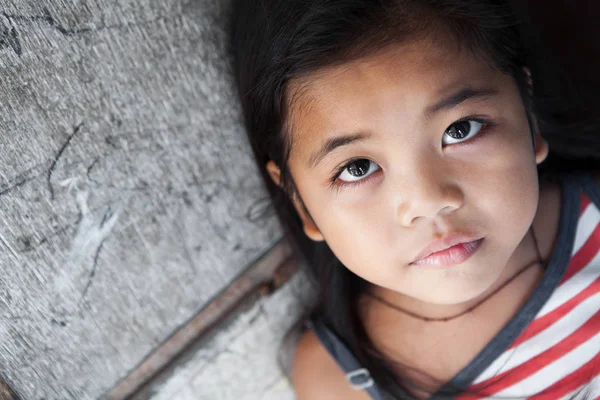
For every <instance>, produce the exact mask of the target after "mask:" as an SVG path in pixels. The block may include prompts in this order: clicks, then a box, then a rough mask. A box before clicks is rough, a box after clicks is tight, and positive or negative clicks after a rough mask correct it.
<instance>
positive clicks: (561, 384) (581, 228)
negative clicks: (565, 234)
mask: <svg viewBox="0 0 600 400" xmlns="http://www.w3.org/2000/svg"><path fill="white" fill-rule="evenodd" d="M592 193H593V191H592ZM590 194H591V193H590ZM580 196H581V205H580V211H579V217H578V220H577V226H576V230H575V240H574V243H573V247H572V249H571V258H570V260H569V263H568V265H567V268H566V270H565V272H564V275H563V276H562V278H561V280H560V282H559V284H558V285H557V286H556V288H555V289H554V292H553V293H552V295H551V296H550V298H549V299H548V301H547V302H546V303H545V304H544V306H543V307H542V309H541V310H540V311H539V312H538V313H537V315H536V316H535V318H534V320H533V321H532V322H531V323H530V324H529V325H528V326H527V328H526V329H525V330H524V331H523V333H521V334H520V335H519V336H518V337H517V339H516V340H515V341H514V342H513V343H512V344H511V345H510V346H509V347H508V348H507V349H506V350H505V351H504V352H502V354H501V355H500V356H499V357H498V358H496V359H495V360H494V362H492V363H491V364H490V365H489V366H488V367H487V368H486V369H485V370H484V371H483V372H482V373H481V374H480V375H479V376H478V377H477V379H475V381H474V382H473V384H472V385H471V386H470V387H469V391H475V392H479V393H480V395H479V396H477V398H479V397H481V396H482V395H485V396H488V397H491V396H493V397H498V398H515V397H517V398H525V397H527V398H535V399H539V400H545V399H563V398H564V399H572V398H591V399H598V398H600V378H599V376H600V209H599V206H598V204H595V203H594V202H592V201H591V200H590V197H589V195H588V194H587V193H585V192H580ZM459 398H473V396H461V397H459Z"/></svg>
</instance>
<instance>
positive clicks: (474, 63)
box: [267, 40, 557, 398]
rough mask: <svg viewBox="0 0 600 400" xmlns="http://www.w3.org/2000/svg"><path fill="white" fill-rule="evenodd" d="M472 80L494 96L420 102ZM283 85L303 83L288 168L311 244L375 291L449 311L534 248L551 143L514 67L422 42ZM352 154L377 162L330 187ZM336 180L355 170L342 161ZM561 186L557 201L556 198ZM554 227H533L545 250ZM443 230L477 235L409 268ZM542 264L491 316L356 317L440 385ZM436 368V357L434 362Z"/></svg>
mask: <svg viewBox="0 0 600 400" xmlns="http://www.w3.org/2000/svg"><path fill="white" fill-rule="evenodd" d="M466 87H468V88H471V89H473V90H488V91H490V92H493V94H490V95H488V96H485V97H479V98H471V99H467V100H465V101H462V102H461V103H460V104H457V105H455V106H453V107H451V108H448V109H444V110H441V111H439V112H436V113H429V114H428V113H427V112H426V111H427V110H428V109H430V108H431V106H432V105H434V104H436V103H438V102H439V101H440V100H441V99H444V98H446V97H447V96H448V95H449V94H452V93H456V92H457V91H459V90H461V89H464V88H466ZM290 89H291V91H290V92H291V93H294V91H295V90H299V89H301V93H302V95H301V96H298V97H296V98H295V101H294V102H293V103H292V105H291V114H290V118H291V121H292V123H293V127H294V128H293V136H292V143H293V144H292V149H291V155H290V159H289V168H290V171H291V174H292V176H293V179H294V181H295V183H296V187H297V189H298V196H300V197H301V199H302V201H303V203H304V205H305V206H306V209H307V210H308V212H309V214H307V213H306V212H305V210H304V208H303V207H302V206H301V205H300V202H299V201H298V198H297V197H296V198H295V204H296V209H297V211H298V213H299V215H300V216H301V218H302V221H303V223H304V231H305V233H306V235H307V236H308V237H310V238H311V239H313V240H315V241H320V240H325V241H326V242H327V244H328V246H329V247H330V248H331V250H332V251H333V252H334V254H335V255H336V256H337V257H338V259H339V260H340V261H341V262H342V263H343V264H344V265H345V266H346V267H347V268H348V269H350V270H351V271H353V272H354V273H355V274H357V275H358V276H360V277H362V278H363V279H365V280H366V281H368V282H370V283H371V284H372V287H371V289H372V292H373V293H375V294H377V295H379V296H380V297H382V298H385V299H386V300H388V301H389V302H391V303H393V304H396V305H398V306H400V307H402V308H405V309H408V310H411V311H413V312H415V313H417V314H419V315H422V316H428V317H446V316H452V315H455V314H458V313H460V312H461V311H463V310H465V309H467V308H469V307H470V306H471V305H472V304H474V303H476V302H477V301H479V300H480V299H481V298H483V297H484V296H486V295H487V294H488V293H490V292H491V291H493V290H494V289H495V288H497V287H498V286H499V285H501V284H502V283H503V282H505V281H506V280H507V279H508V278H510V277H511V276H513V275H515V273H516V272H518V271H519V270H520V269H521V268H522V267H523V266H524V265H525V264H527V263H529V262H531V261H532V260H533V259H535V258H536V257H535V249H534V246H533V242H532V240H531V236H530V235H528V234H527V233H528V232H529V229H530V227H531V225H532V223H533V222H534V219H535V218H536V213H538V215H539V211H540V210H539V208H538V205H540V206H541V203H540V193H539V186H538V178H537V164H539V163H541V162H542V161H543V160H544V159H545V158H546V156H547V154H548V145H547V143H546V141H545V140H544V139H543V138H542V137H541V136H540V135H539V134H538V133H537V132H536V133H535V136H536V147H535V148H534V147H533V146H532V138H531V134H530V131H529V124H528V121H527V116H526V112H525V108H524V106H523V103H522V100H521V97H520V95H519V92H518V89H517V86H516V84H515V82H514V80H513V78H512V77H510V76H508V75H505V74H503V73H502V72H501V71H499V70H497V69H495V68H492V67H490V66H489V65H488V64H487V63H486V62H485V61H483V60H481V59H476V58H474V57H473V56H471V55H470V54H468V53H466V52H457V50H456V48H455V47H450V46H446V45H444V44H442V43H439V42H433V41H427V40H424V41H419V42H414V43H410V44H407V45H400V46H395V47H391V48H388V49H386V50H385V51H382V52H380V53H378V54H375V55H372V56H369V57H366V58H363V59H360V60H358V61H355V62H351V63H347V64H344V65H342V66H336V67H333V68H329V69H326V70H323V71H321V72H319V73H318V74H313V75H312V76H310V77H307V78H305V79H303V80H298V81H295V82H292V83H291V84H290ZM473 115H476V116H477V119H485V120H486V121H488V122H489V123H488V124H484V127H483V129H481V130H480V131H479V133H477V134H476V135H474V136H472V137H469V138H467V139H466V140H464V141H462V142H461V143H460V144H448V142H447V141H448V138H449V135H448V134H447V133H446V132H447V130H448V128H449V127H451V126H452V124H453V123H455V122H456V121H457V120H460V119H462V118H464V117H470V116H473ZM474 126H475V125H471V128H472V129H473V131H475V130H476V129H474V128H473V127H474ZM356 132H363V133H366V134H367V135H368V137H367V138H364V139H363V140H358V141H354V142H351V143H350V144H347V145H344V146H340V147H337V148H336V149H335V150H333V151H332V152H331V153H329V154H328V155H327V156H326V157H325V158H323V160H322V161H321V162H319V163H318V164H317V165H315V166H311V165H310V164H311V163H310V160H311V157H312V156H313V155H314V154H315V153H316V152H318V151H319V149H320V148H322V147H323V145H324V143H325V142H326V141H327V140H328V139H331V138H335V137H338V136H340V135H342V134H344V133H345V134H348V133H350V134H352V133H356ZM352 159H367V160H371V161H372V162H374V163H375V164H369V165H370V167H371V168H372V169H371V170H370V171H374V172H373V173H371V174H370V175H368V176H366V177H364V178H363V180H362V181H361V184H360V185H355V186H351V185H348V184H346V185H344V182H340V181H339V179H338V183H340V184H341V185H342V186H336V187H333V186H332V185H331V178H332V176H333V175H335V173H336V171H337V170H338V168H339V167H340V166H343V165H345V164H346V163H347V162H348V161H350V160H352ZM267 169H268V171H269V172H270V174H271V177H272V178H273V180H274V181H275V182H279V170H278V168H277V166H276V165H275V164H274V163H273V162H269V163H268V164H267ZM340 178H345V179H349V178H352V179H356V177H353V176H352V175H351V174H350V173H349V171H348V170H346V172H343V173H342V175H341V176H340ZM555 192H556V191H555V190H554V195H553V197H552V198H553V200H551V201H550V202H551V203H552V207H556V206H557V201H556V193H555ZM555 225H556V224H553V226H552V229H550V230H548V233H538V232H544V231H543V230H542V231H540V230H538V229H536V233H538V238H541V241H540V242H541V244H542V246H541V247H542V252H543V254H544V255H546V256H547V255H548V253H549V252H550V249H551V247H552V246H551V241H552V239H553V237H554V232H555V230H556V229H555V228H556V226H555ZM451 233H468V234H471V235H474V236H476V237H483V238H484V241H483V244H482V245H481V247H480V248H479V250H478V251H477V252H476V253H475V254H473V255H472V256H471V257H470V258H469V259H468V260H467V261H465V262H464V263H461V264H457V265H454V266H451V267H446V268H443V269H427V268H418V267H415V266H413V265H411V262H412V261H413V260H414V259H415V258H416V257H417V255H418V254H419V253H420V252H421V251H422V250H423V249H424V247H425V246H426V245H427V244H428V243H430V242H431V241H432V240H434V239H438V238H442V237H445V236H447V235H449V234H451ZM541 273H542V272H541V268H539V267H537V268H534V269H532V270H531V271H528V272H527V273H526V274H523V276H522V277H520V278H519V279H518V280H517V281H516V283H514V284H511V286H512V289H507V290H506V291H505V290H503V292H504V294H502V293H503V292H500V293H501V294H499V295H495V296H494V297H493V298H492V299H500V300H502V301H504V302H503V303H498V302H497V301H495V300H492V301H489V304H488V302H486V303H484V304H485V305H486V306H485V307H482V309H486V308H487V311H492V312H493V314H492V315H494V316H496V317H494V318H492V319H491V320H490V319H489V318H488V317H486V318H488V319H487V320H485V321H482V319H481V317H480V318H479V319H478V318H477V314H476V313H474V315H473V316H470V317H467V318H463V319H459V320H460V321H459V320H457V321H459V323H458V324H456V326H455V328H451V326H452V325H451V324H450V323H449V324H447V325H445V326H446V327H448V328H447V329H446V330H445V332H444V333H442V334H441V333H440V329H439V326H438V327H437V328H435V327H433V328H431V327H432V325H431V324H429V325H427V326H425V325H421V324H422V321H418V320H414V319H412V320H411V319H406V317H403V316H402V315H401V314H399V313H398V312H396V311H390V310H389V309H387V308H382V306H381V304H379V303H377V304H375V303H373V302H372V301H369V300H368V299H365V300H364V301H363V306H364V311H363V316H364V319H365V321H369V323H365V326H367V327H370V328H368V329H370V331H369V334H370V336H371V337H372V339H373V341H374V342H375V344H376V345H379V346H384V347H386V349H389V354H391V355H392V357H393V358H395V359H396V360H402V361H403V362H407V363H408V364H409V365H415V364H416V366H417V367H419V368H421V369H422V370H424V371H428V372H429V373H431V375H433V376H436V377H437V378H438V379H440V380H441V381H442V382H443V381H444V380H445V379H449V378H451V377H452V376H453V374H454V373H455V372H457V370H460V367H461V366H463V365H466V363H468V361H469V359H470V358H471V357H472V356H474V355H475V354H476V353H477V352H478V349H480V348H482V347H483V346H484V345H485V344H486V343H487V342H488V341H489V339H491V337H493V335H494V334H495V333H496V332H497V331H498V330H499V329H500V328H501V327H502V326H503V324H504V323H505V322H506V321H508V319H510V317H511V316H512V315H514V313H515V312H516V311H517V310H518V309H519V307H520V305H521V304H522V302H523V301H524V300H525V299H526V298H527V296H528V295H529V293H530V292H531V290H532V288H533V287H535V284H536V282H537V281H538V280H539V278H540V276H541ZM478 310H479V309H478ZM469 318H470V319H469ZM482 322H484V323H485V324H486V326H488V328H485V329H484V328H481V329H483V331H482V332H481V335H479V337H480V338H481V339H480V341H481V343H475V344H473V346H472V351H471V352H469V351H465V347H464V346H463V347H461V346H460V345H459V346H455V347H456V348H460V349H461V352H460V353H457V354H454V353H453V352H452V351H451V350H448V351H446V353H447V354H449V355H450V356H451V357H449V358H448V359H449V360H456V359H457V360H458V361H456V362H454V364H453V363H452V362H449V363H443V362H440V360H443V359H444V355H443V352H444V351H445V350H447V349H448V348H447V347H446V345H447V344H451V345H456V344H457V343H458V342H459V341H460V338H459V336H460V334H461V332H463V330H464V328H461V327H460V325H462V326H463V327H466V326H468V327H469V329H470V331H469V334H468V336H470V337H472V334H473V332H475V331H477V329H480V328H479V327H480V326H482ZM434 325H435V324H434ZM398 326H402V327H403V330H402V331H403V332H405V334H404V335H400V336H401V337H400V338H399V337H398V335H397V334H396V337H397V338H396V340H395V341H390V340H389V339H386V338H389V337H390V334H391V333H392V332H399V330H397V328H398ZM461 329H463V330H461ZM486 329H487V330H486ZM463 333H464V332H463ZM392 336H393V335H392ZM311 338H312V339H311ZM417 339H418V340H417ZM463 340H464V339H463ZM311 341H312V342H311ZM314 342H315V340H314V337H313V336H309V337H307V338H305V339H304V342H303V343H304V348H307V346H308V348H309V349H310V350H307V351H306V352H304V354H305V355H306V356H300V358H301V360H300V361H297V362H298V363H300V364H302V363H312V361H315V360H314V358H315V357H316V356H315V352H317V353H318V351H320V350H316V348H315V346H318V345H316V344H315V343H314ZM306 343H312V344H310V345H308V344H306ZM407 343H413V344H414V345H413V346H412V348H413V349H419V351H417V352H416V353H415V354H414V355H412V354H411V353H410V352H406V351H404V350H402V349H404V348H406V347H407V346H405V345H406V344H407ZM431 343H435V344H437V347H436V348H437V350H436V351H435V352H434V353H432V354H431V357H430V358H431V362H428V361H427V360H429V357H428V356H427V353H426V350H427V349H430V348H431V346H430V345H429V344H431ZM419 344H423V348H421V347H419ZM465 345H468V344H467V343H465ZM302 346H303V344H302V342H301V344H300V346H299V348H302ZM409 347H410V346H409ZM321 350H322V349H321ZM297 354H301V353H297ZM310 354H312V356H309V355H310ZM321 356H322V357H326V356H324V355H323V354H322V355H321ZM311 357H312V358H311ZM452 357H454V358H452ZM307 360H312V361H307ZM318 362H323V360H321V361H318ZM312 365H313V367H314V365H316V364H314V363H313V364H312ZM437 365H442V366H440V367H439V370H435V366H437ZM444 367H446V368H444ZM299 379H300V381H302V379H304V378H299ZM313 386H314V385H313ZM433 387H435V386H433ZM339 390H342V389H339ZM336 393H338V394H339V392H336ZM311 398H317V397H311ZM324 398H325V397H324ZM351 398H361V397H351Z"/></svg>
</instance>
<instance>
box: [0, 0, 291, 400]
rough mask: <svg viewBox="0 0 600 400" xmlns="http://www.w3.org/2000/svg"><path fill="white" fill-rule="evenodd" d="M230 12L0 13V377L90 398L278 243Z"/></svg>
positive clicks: (192, 5) (54, 6)
mask: <svg viewBox="0 0 600 400" xmlns="http://www.w3.org/2000/svg"><path fill="white" fill-rule="evenodd" d="M228 4H229V2H228V1H218V0H214V1H210V0H203V1H200V0H168V1H166V0H53V1H50V0H5V1H2V2H1V3H0V221H1V223H2V225H1V227H0V375H1V376H2V377H3V378H5V380H6V381H7V383H8V384H9V385H10V386H11V387H12V388H13V389H15V390H16V392H17V393H18V394H19V395H20V396H21V397H23V398H24V399H36V400H38V399H46V400H50V399H77V400H85V399H96V398H100V397H102V395H103V394H105V393H107V391H108V390H109V389H110V388H112V387H113V386H114V385H115V384H116V383H117V381H118V380H119V379H121V378H123V377H124V376H126V375H127V373H128V372H129V371H131V370H132V369H133V368H134V367H135V366H136V365H138V363H139V362H140V361H141V360H142V359H143V358H144V357H145V356H146V355H147V354H149V353H150V352H151V351H152V350H153V349H154V348H155V347H156V346H157V345H158V344H160V343H161V342H162V341H164V340H165V338H167V337H168V336H169V335H170V334H171V333H172V332H173V331H174V330H175V329H177V327H179V326H181V325H182V324H184V323H185V321H187V320H188V319H189V318H190V317H191V316H193V315H194V314H195V313H196V312H197V311H198V310H199V309H201V308H202V307H203V305H205V304H206V303H207V302H208V301H209V300H210V299H211V298H212V297H213V296H214V295H215V294H216V293H218V292H219V291H220V290H221V289H222V288H223V287H224V286H225V285H227V284H228V283H229V282H230V281H231V279H232V278H233V277H234V276H235V275H236V274H238V273H239V272H240V271H241V270H242V269H243V268H244V267H246V266H247V265H249V264H250V263H251V262H252V261H253V260H254V259H255V258H257V257H258V256H259V255H260V254H262V253H263V252H264V251H265V250H267V249H268V248H270V246H271V245H272V244H273V243H275V241H276V240H277V239H278V238H279V236H280V230H279V226H278V224H277V222H276V220H275V217H274V215H273V213H272V212H270V211H269V210H270V208H269V203H268V202H267V201H265V193H264V191H263V189H262V184H261V182H260V180H259V177H258V174H257V173H256V169H255V166H254V164H253V160H252V158H251V156H250V151H249V148H248V145H247V143H246V140H245V138H244V134H243V131H242V128H241V125H240V114H239V110H238V108H237V102H236V101H235V97H234V94H233V88H232V84H231V79H230V76H229V66H228V61H227V59H226V57H225V43H226V35H225V27H224V20H225V15H226V13H227V11H228V10H227V8H228Z"/></svg>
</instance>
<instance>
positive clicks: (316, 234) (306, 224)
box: [265, 160, 325, 242]
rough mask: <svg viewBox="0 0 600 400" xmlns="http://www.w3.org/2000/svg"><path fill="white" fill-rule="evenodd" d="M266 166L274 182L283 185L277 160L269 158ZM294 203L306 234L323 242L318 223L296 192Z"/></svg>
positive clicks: (316, 240)
mask: <svg viewBox="0 0 600 400" xmlns="http://www.w3.org/2000/svg"><path fill="white" fill-rule="evenodd" d="M265 167H266V169H267V172H268V173H269V175H270V176H271V179H272V180H273V182H275V184H276V185H277V186H279V187H281V170H280V169H279V167H278V166H277V164H275V162H273V161H272V160H269V162H267V165H266V166H265ZM292 203H293V204H294V208H295V209H296V212H297V213H298V215H299V216H300V220H301V221H302V226H303V228H304V234H305V235H306V236H308V238H309V239H311V240H314V241H315V242H321V241H323V240H325V238H324V237H323V235H322V234H321V231H320V230H319V228H318V227H317V224H315V221H314V220H313V219H312V217H311V216H310V214H309V213H308V211H307V210H306V207H305V206H304V203H303V202H302V200H301V199H300V198H299V197H298V196H297V194H296V193H294V194H293V195H292Z"/></svg>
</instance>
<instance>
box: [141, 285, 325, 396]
mask: <svg viewBox="0 0 600 400" xmlns="http://www.w3.org/2000/svg"><path fill="white" fill-rule="evenodd" d="M313 292H314V290H313V288H312V287H311V286H310V284H309V281H308V280H307V279H306V278H305V276H304V275H303V274H301V273H300V274H297V275H295V276H294V277H293V278H292V279H291V280H290V281H289V282H288V283H286V284H285V285H284V286H283V287H282V288H281V289H280V290H279V291H278V292H276V293H274V294H273V295H271V296H270V297H264V298H260V299H259V300H258V301H257V302H256V303H255V304H254V305H253V306H252V307H251V308H249V309H248V310H246V311H245V312H243V313H241V314H239V315H237V316H236V318H235V319H234V320H233V321H231V322H229V323H228V324H227V326H225V327H224V328H223V329H222V330H221V331H220V332H219V334H217V335H215V336H214V337H212V338H211V339H210V340H208V341H205V342H203V343H201V344H200V346H198V348H197V349H196V350H195V351H193V352H190V354H189V356H188V357H187V360H186V361H185V362H182V363H180V364H179V365H178V366H177V367H176V368H175V369H174V370H173V371H172V372H171V374H170V375H169V376H168V377H166V379H164V380H162V381H160V382H157V383H156V385H155V386H154V387H153V392H154V394H153V395H152V396H150V400H217V399H218V400H294V398H295V396H294V391H293V389H292V387H291V384H290V382H289V380H288V377H287V374H288V373H289V368H290V367H291V360H292V357H293V350H294V348H293V344H294V342H295V341H294V339H295V338H297V333H298V332H299V330H292V331H290V328H292V327H293V326H294V325H295V323H296V322H297V321H298V319H299V317H300V315H301V314H302V313H303V312H304V311H306V309H307V307H308V306H309V304H310V300H311V295H312V294H313ZM288 333H289V335H290V337H289V339H291V340H289V342H286V343H285V344H284V345H282V341H283V339H284V337H285V336H286V334H288ZM278 359H279V360H280V363H278V362H277V360H278ZM282 367H283V368H282ZM283 369H286V371H284V370H283Z"/></svg>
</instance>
